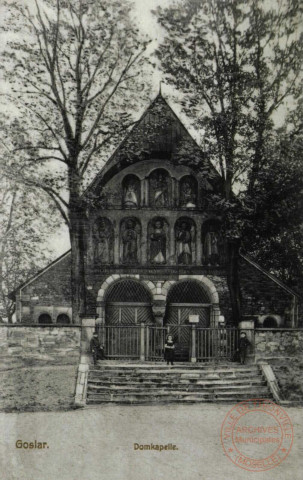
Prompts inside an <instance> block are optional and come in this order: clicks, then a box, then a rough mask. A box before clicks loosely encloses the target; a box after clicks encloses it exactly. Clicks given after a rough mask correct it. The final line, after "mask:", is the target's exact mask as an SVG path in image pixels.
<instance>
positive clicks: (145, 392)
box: [86, 361, 271, 405]
mask: <svg viewBox="0 0 303 480" xmlns="http://www.w3.org/2000/svg"><path fill="white" fill-rule="evenodd" d="M249 398H271V394H270V391H269V389H268V386H267V384H266V381H265V379H264V378H263V376H262V373H261V370H260V369H259V367H258V366H257V365H247V366H246V365H237V364H227V363H225V364H215V365H214V364H210V363H209V364H202V363H198V364H190V363H182V364H181V363H178V364H176V365H174V366H170V367H168V366H166V364H164V363H160V362H158V363H156V362H155V363H151V362H150V363H133V364H132V363H121V362H116V361H105V362H99V363H98V365H96V366H93V365H92V366H90V370H89V374H88V385H87V401H86V403H87V404H88V405H91V404H99V403H122V404H151V403H155V404H163V403H200V402H237V401H242V400H246V399H249Z"/></svg>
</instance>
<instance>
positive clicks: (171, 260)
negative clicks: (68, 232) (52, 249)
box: [14, 95, 298, 327]
mask: <svg viewBox="0 0 303 480" xmlns="http://www.w3.org/2000/svg"><path fill="white" fill-rule="evenodd" d="M197 159H198V160H199V162H198V161H197ZM198 163H199V165H200V167H199V168H198ZM201 165H202V168H201ZM205 172H206V173H205ZM218 185H219V175H218V174H217V172H216V170H215V169H214V167H212V165H210V164H209V162H208V161H207V159H206V158H205V157H204V155H203V152H202V151H201V150H200V148H199V147H198V146H197V145H196V143H195V142H194V140H193V139H192V138H191V136H190V135H189V133H188V132H187V131H186V129H185V127H184V126H183V125H182V123H181V122H180V120H179V119H178V118H177V116H176V115H175V114H174V112H173V111H172V110H171V108H170V107H169V105H168V104H167V102H166V101H165V100H164V99H163V97H162V96H161V95H158V96H157V98H156V99H155V100H154V102H153V103H152V104H151V105H150V107H149V108H148V109H147V110H146V112H145V113H144V114H143V116H142V117H141V119H140V121H139V122H138V123H137V124H136V126H135V127H134V128H133V130H132V131H131V133H130V134H129V135H128V136H127V138H126V139H125V140H124V141H123V142H122V144H121V145H120V147H119V148H118V149H117V150H116V152H115V153H114V154H113V155H112V157H111V158H110V159H109V160H108V162H107V163H106V164H105V166H104V167H103V169H102V170H101V171H100V172H99V174H98V175H97V176H96V178H95V179H94V181H93V182H92V184H91V185H90V187H89V188H88V189H87V191H86V192H85V193H84V196H86V197H87V199H89V201H88V203H87V204H88V207H87V208H88V213H87V217H88V221H87V224H86V245H87V246H86V252H85V258H86V289H87V312H86V313H87V315H88V316H94V317H95V318H97V321H98V322H99V323H101V324H105V325H131V324H141V323H146V324H156V325H161V326H162V325H176V324H179V325H180V324H182V325H183V324H186V323H188V319H189V315H198V317H199V325H200V326H201V327H210V326H212V327H215V326H217V325H219V324H230V325H231V324H232V323H233V319H232V314H231V306H230V301H229V292H228V286H227V275H226V256H225V248H224V238H223V236H222V233H221V230H220V221H221V218H220V216H218V215H215V214H214V212H213V211H212V210H211V208H210V206H209V202H208V198H209V195H211V194H212V193H214V192H216V189H218ZM240 281H241V287H242V310H243V315H244V318H254V319H255V321H256V325H257V326H266V325H267V324H269V323H270V324H271V326H275V327H283V326H287V327H290V326H293V327H295V326H297V317H298V315H297V297H296V294H295V292H293V291H292V290H291V289H290V288H288V287H286V286H285V285H283V284H282V282H280V281H279V280H278V279H276V278H275V277H273V276H272V275H270V274H269V273H268V272H265V271H264V270H263V269H262V268H261V267H260V266H259V265H257V264H256V263H255V262H254V261H252V260H251V259H249V258H247V257H246V256H244V255H241V257H240ZM14 296H15V299H16V303H17V305H16V307H17V308H16V312H17V321H19V322H22V323H69V322H70V319H71V299H70V252H67V253H66V254H64V255H63V256H62V257H60V258H59V259H57V260H56V261H55V262H53V263H52V264H51V265H49V266H48V267H46V268H45V269H44V270H43V271H42V272H40V273H39V274H38V275H36V276H35V277H34V278H33V279H31V280H30V281H29V282H27V283H25V284H24V285H22V286H20V287H19V289H17V290H16V291H15V292H14Z"/></svg>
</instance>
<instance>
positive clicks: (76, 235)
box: [69, 168, 86, 323]
mask: <svg viewBox="0 0 303 480" xmlns="http://www.w3.org/2000/svg"><path fill="white" fill-rule="evenodd" d="M69 191H70V201H69V222H70V226H69V234H70V243H71V295H72V318H73V323H79V322H80V319H81V315H83V314H84V313H85V310H86V288H85V261H84V258H85V256H84V255H85V215H84V211H83V208H82V200H81V193H80V180H79V175H78V174H77V171H76V170H75V169H73V168H71V169H70V171H69Z"/></svg>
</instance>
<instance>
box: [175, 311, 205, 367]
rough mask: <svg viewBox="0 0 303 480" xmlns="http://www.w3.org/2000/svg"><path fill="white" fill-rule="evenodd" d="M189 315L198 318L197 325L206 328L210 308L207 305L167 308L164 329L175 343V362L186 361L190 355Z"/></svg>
mask: <svg viewBox="0 0 303 480" xmlns="http://www.w3.org/2000/svg"><path fill="white" fill-rule="evenodd" d="M190 315H197V316H198V317H199V323H198V325H199V326H200V327H208V325H209V322H210V306H209V305H208V304H206V305H205V304H202V305H201V304H193V303H182V304H181V303H171V304H170V305H169V306H168V308H167V314H166V327H167V328H168V329H169V333H170V334H171V335H172V336H173V338H174V341H175V343H176V347H175V357H176V360H182V361H187V360H188V359H189V357H190V354H191V325H190V324H189V322H188V319H189V316H190Z"/></svg>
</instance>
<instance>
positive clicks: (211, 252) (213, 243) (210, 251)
mask: <svg viewBox="0 0 303 480" xmlns="http://www.w3.org/2000/svg"><path fill="white" fill-rule="evenodd" d="M203 249H204V258H205V263H206V265H219V263H220V254H219V235H218V233H217V232H215V231H214V230H212V229H210V230H209V231H208V232H207V233H206V235H205V239H204V245H203Z"/></svg>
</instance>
